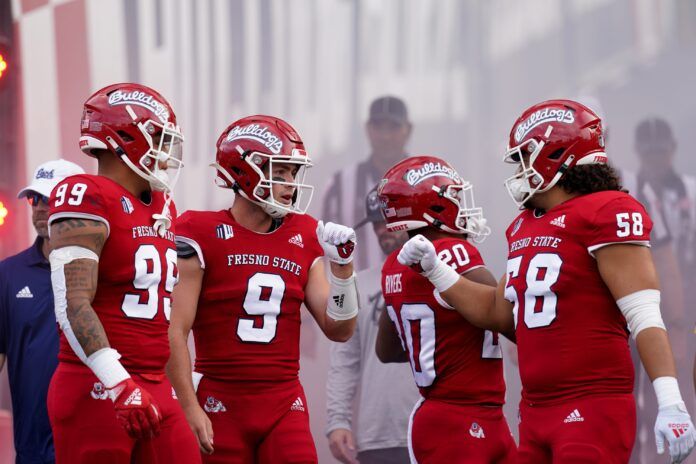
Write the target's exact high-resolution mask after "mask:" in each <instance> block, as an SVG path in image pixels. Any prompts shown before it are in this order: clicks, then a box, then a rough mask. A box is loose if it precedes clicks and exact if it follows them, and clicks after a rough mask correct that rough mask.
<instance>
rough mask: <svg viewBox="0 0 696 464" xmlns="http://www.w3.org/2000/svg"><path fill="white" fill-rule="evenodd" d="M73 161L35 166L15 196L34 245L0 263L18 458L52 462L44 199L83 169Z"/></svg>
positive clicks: (51, 338)
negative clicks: (27, 208)
mask: <svg viewBox="0 0 696 464" xmlns="http://www.w3.org/2000/svg"><path fill="white" fill-rule="evenodd" d="M82 173H84V171H83V170H82V168H81V167H80V166H78V165H77V164H74V163H71V162H69V161H65V160H62V159H59V160H55V161H49V162H47V163H44V164H42V165H40V166H39V167H38V168H37V169H36V171H34V177H33V178H32V181H31V184H30V185H29V186H27V187H25V188H23V189H22V190H21V191H20V192H19V194H18V195H17V198H25V197H26V198H27V200H29V204H30V205H31V222H32V224H33V225H34V229H35V230H36V234H37V237H36V240H35V241H34V244H33V245H32V246H30V247H29V248H27V249H26V250H24V251H22V252H21V253H19V254H16V255H14V256H10V257H9V258H7V259H5V260H3V261H2V262H0V370H2V368H3V366H4V364H5V358H7V366H8V370H9V372H8V373H9V376H8V377H9V381H10V394H11V396H12V411H13V428H14V446H15V450H16V453H17V461H16V462H17V463H18V464H21V463H53V462H54V461H55V458H54V453H53V436H52V434H51V425H50V423H49V421H48V413H47V412H46V392H47V391H48V384H49V382H50V381H51V376H52V375H53V371H54V370H55V369H56V365H57V364H58V358H57V354H58V331H57V330H56V316H55V314H54V312H53V290H52V289H51V267H50V265H49V264H48V252H49V237H48V225H47V220H48V198H49V197H50V195H51V191H52V190H53V187H55V186H56V185H57V184H58V183H59V182H60V181H62V180H63V179H65V178H66V177H68V176H71V175H74V174H82Z"/></svg>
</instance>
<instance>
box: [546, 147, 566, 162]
mask: <svg viewBox="0 0 696 464" xmlns="http://www.w3.org/2000/svg"><path fill="white" fill-rule="evenodd" d="M564 151H565V148H559V149H558V150H556V151H554V152H553V153H551V154H550V155H549V159H552V160H557V159H559V158H560V157H561V156H563V152H564Z"/></svg>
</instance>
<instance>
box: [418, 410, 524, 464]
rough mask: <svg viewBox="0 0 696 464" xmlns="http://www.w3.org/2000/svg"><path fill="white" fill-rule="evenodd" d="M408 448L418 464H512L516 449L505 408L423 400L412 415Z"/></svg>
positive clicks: (514, 460)
mask: <svg viewBox="0 0 696 464" xmlns="http://www.w3.org/2000/svg"><path fill="white" fill-rule="evenodd" d="M408 445H409V451H410V453H411V462H412V463H418V464H431V463H432V464H443V463H448V464H457V463H462V464H464V463H467V464H493V463H496V464H513V463H515V462H517V461H516V456H517V446H516V445H515V441H514V440H513V438H512V435H511V434H510V428H509V427H508V424H507V422H506V421H505V417H504V416H503V411H502V408H499V407H497V408H496V407H491V408H488V407H482V406H458V405H454V404H450V403H445V402H442V401H438V400H433V399H429V400H420V401H419V402H418V403H416V406H415V407H414V409H413V412H412V413H411V420H410V423H409V434H408Z"/></svg>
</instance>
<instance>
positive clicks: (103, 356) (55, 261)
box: [48, 246, 130, 388]
mask: <svg viewBox="0 0 696 464" xmlns="http://www.w3.org/2000/svg"><path fill="white" fill-rule="evenodd" d="M78 259H91V260H93V261H96V262H97V263H98V262H99V256H97V254H96V253H95V252H93V251H92V250H89V249H87V248H84V247H80V246H67V247H63V248H58V249H56V250H53V251H52V252H51V254H50V255H49V256H48V261H49V262H50V263H51V284H52V286H53V303H54V310H55V313H56V320H57V321H58V325H59V326H60V328H61V330H62V331H63V335H65V338H66V340H68V343H69V344H70V347H71V348H72V349H73V351H74V352H75V354H76V355H77V357H78V358H80V360H81V361H82V362H83V363H85V364H86V365H87V366H88V367H89V368H90V369H92V372H94V374H95V375H96V376H97V378H98V379H99V381H100V382H101V383H102V384H104V386H105V387H106V388H113V387H114V386H115V385H116V384H118V383H120V382H121V381H123V380H125V379H127V378H128V377H130V375H128V372H127V371H126V369H125V368H124V367H123V366H122V365H121V363H120V362H119V358H120V357H121V355H120V354H119V353H118V351H116V350H114V349H112V348H109V347H106V348H102V349H100V350H97V351H95V352H94V353H92V354H91V355H90V356H89V357H88V356H87V355H86V354H85V351H84V349H82V346H81V345H80V342H79V341H78V340H77V337H75V333H74V332H73V330H72V327H71V326H70V320H69V319H68V300H67V297H66V293H67V288H66V284H65V269H64V268H65V265H66V264H69V263H71V262H72V261H75V260H78Z"/></svg>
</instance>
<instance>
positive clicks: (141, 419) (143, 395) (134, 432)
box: [109, 377, 162, 440]
mask: <svg viewBox="0 0 696 464" xmlns="http://www.w3.org/2000/svg"><path fill="white" fill-rule="evenodd" d="M109 397H110V398H111V401H113V402H114V409H115V410H116V419H118V421H119V422H120V423H121V425H122V426H123V428H124V429H126V432H128V435H130V436H131V437H132V438H135V439H136V440H137V439H140V438H150V437H152V436H156V435H159V432H160V422H161V420H162V415H161V414H160V412H159V409H158V408H157V406H155V403H154V401H153V399H152V396H151V395H150V394H149V393H148V392H147V390H145V389H144V388H143V387H141V386H140V385H138V384H137V383H135V381H133V379H132V378H131V377H129V378H127V379H126V380H123V381H122V382H120V383H118V384H116V386H115V387H114V388H111V389H109Z"/></svg>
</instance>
